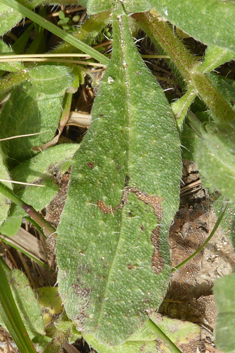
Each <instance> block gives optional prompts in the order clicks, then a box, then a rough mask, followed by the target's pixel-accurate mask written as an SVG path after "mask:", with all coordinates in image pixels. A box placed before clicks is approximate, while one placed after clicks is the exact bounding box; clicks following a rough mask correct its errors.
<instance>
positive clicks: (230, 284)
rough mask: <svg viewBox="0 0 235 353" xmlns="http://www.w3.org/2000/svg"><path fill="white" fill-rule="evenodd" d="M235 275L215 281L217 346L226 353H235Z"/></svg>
mask: <svg viewBox="0 0 235 353" xmlns="http://www.w3.org/2000/svg"><path fill="white" fill-rule="evenodd" d="M234 286H235V273H232V274H231V275H229V276H224V277H222V278H220V279H218V280H216V281H215V285H214V295H215V302H216V307H217V310H218V316H217V321H216V327H215V339H216V346H217V347H218V349H221V350H222V351H223V352H226V353H234V352H235V348H234V347H235V336H234V325H235V314H234V313H235V292H234Z"/></svg>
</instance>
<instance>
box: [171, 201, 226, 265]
mask: <svg viewBox="0 0 235 353" xmlns="http://www.w3.org/2000/svg"><path fill="white" fill-rule="evenodd" d="M227 207H228V202H227V201H226V200H224V202H223V205H222V207H221V210H220V215H219V218H218V219H217V221H216V223H215V225H214V228H213V229H212V231H211V234H210V235H209V237H208V238H207V239H206V241H205V242H204V244H203V245H202V246H200V248H199V249H197V250H196V251H195V252H194V253H193V254H192V255H190V256H189V257H187V259H185V260H184V261H182V262H181V263H180V264H179V265H177V266H175V267H174V268H173V269H172V270H171V271H172V272H174V271H175V270H178V269H179V268H180V267H182V266H184V265H185V264H186V263H187V262H189V261H190V260H191V259H192V258H193V257H194V256H196V255H197V254H198V253H199V252H200V251H201V250H202V249H203V248H204V247H205V246H206V244H207V243H208V242H209V241H210V240H211V238H212V237H213V235H214V234H215V232H216V230H217V228H218V227H219V225H220V223H221V221H222V219H223V217H224V214H225V211H226V210H227Z"/></svg>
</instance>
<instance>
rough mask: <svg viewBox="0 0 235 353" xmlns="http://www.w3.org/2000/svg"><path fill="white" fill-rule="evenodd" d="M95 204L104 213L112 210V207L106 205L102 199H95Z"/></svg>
mask: <svg viewBox="0 0 235 353" xmlns="http://www.w3.org/2000/svg"><path fill="white" fill-rule="evenodd" d="M97 206H98V207H99V209H100V211H101V212H103V213H104V214H107V213H111V212H112V211H113V209H112V207H108V206H107V205H106V204H105V203H104V201H102V200H98V201H97Z"/></svg>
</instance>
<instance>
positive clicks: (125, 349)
mask: <svg viewBox="0 0 235 353" xmlns="http://www.w3.org/2000/svg"><path fill="white" fill-rule="evenodd" d="M151 319H152V320H153V322H154V323H156V325H157V326H158V327H159V328H160V330H162V331H163V332H164V333H165V334H166V335H167V336H168V337H169V338H170V340H171V341H173V342H174V343H175V344H176V345H177V346H178V347H181V349H182V348H184V349H185V352H186V351H187V348H188V347H190V344H192V342H193V344H194V345H195V342H196V341H199V340H200V327H199V326H198V325H195V324H193V323H191V322H187V321H181V320H175V319H170V318H168V317H164V316H163V317H161V315H159V314H157V313H154V314H153V315H151ZM84 338H85V340H86V341H87V342H88V343H89V345H91V346H92V347H93V348H94V349H95V350H96V351H97V352H99V353H137V352H141V353H150V352H151V353H159V352H161V353H169V352H170V350H169V348H168V347H167V346H166V345H165V344H164V343H163V342H161V340H160V339H159V338H158V339H157V338H156V334H155V333H154V332H153V331H152V330H150V328H149V327H148V323H147V322H146V323H145V324H144V325H143V326H142V327H141V328H140V329H139V330H138V331H137V332H135V333H134V334H133V335H132V336H131V337H129V338H128V340H127V341H126V342H125V343H123V344H121V345H119V346H114V347H107V346H106V345H104V344H102V343H100V342H99V341H97V340H96V339H95V338H94V337H93V336H92V335H85V336H84Z"/></svg>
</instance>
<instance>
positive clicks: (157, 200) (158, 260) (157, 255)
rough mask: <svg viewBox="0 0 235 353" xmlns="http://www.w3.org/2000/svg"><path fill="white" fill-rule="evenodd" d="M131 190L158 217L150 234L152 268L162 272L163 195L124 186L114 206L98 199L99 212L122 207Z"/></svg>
mask: <svg viewBox="0 0 235 353" xmlns="http://www.w3.org/2000/svg"><path fill="white" fill-rule="evenodd" d="M131 192H133V193H134V194H135V195H136V197H137V198H138V199H139V200H140V201H143V202H144V203H145V204H146V205H150V206H152V208H153V210H154V214H155V216H156V217H157V219H158V222H159V224H158V225H157V227H156V228H155V229H154V230H153V231H152V235H151V241H152V244H153V246H154V253H153V256H152V268H153V270H154V272H155V273H156V274H159V273H161V272H162V270H163V268H164V260H163V258H162V255H161V251H160V229H161V221H162V218H163V209H162V202H163V201H164V198H163V197H160V196H157V195H155V196H153V195H148V194H147V193H145V192H143V191H141V190H140V189H138V188H137V187H129V186H127V187H125V189H124V191H123V195H122V199H121V202H120V203H119V204H118V205H117V206H115V207H112V206H107V205H106V204H105V202H104V201H102V200H98V202H97V206H98V208H99V209H100V211H101V212H103V213H104V214H107V213H114V212H115V211H117V210H119V209H121V208H123V207H124V206H125V205H126V204H127V201H128V195H129V194H130V193H131Z"/></svg>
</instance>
